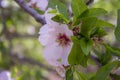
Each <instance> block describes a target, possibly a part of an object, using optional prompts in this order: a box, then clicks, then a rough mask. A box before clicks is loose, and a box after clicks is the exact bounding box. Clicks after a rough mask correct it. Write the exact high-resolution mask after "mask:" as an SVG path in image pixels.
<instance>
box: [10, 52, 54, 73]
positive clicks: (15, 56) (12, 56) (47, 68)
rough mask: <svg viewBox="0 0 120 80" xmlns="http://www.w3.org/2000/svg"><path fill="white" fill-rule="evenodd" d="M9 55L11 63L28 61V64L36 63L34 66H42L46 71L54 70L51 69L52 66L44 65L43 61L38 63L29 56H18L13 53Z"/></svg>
mask: <svg viewBox="0 0 120 80" xmlns="http://www.w3.org/2000/svg"><path fill="white" fill-rule="evenodd" d="M10 56H11V59H12V62H13V63H18V64H25V63H28V64H32V65H36V66H39V67H40V68H44V69H46V70H48V71H53V72H55V70H53V69H52V68H49V67H48V66H46V65H45V64H43V63H40V62H38V61H36V60H33V59H31V58H28V57H22V58H21V57H19V56H18V55H15V54H10Z"/></svg>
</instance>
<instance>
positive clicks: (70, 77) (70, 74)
mask: <svg viewBox="0 0 120 80" xmlns="http://www.w3.org/2000/svg"><path fill="white" fill-rule="evenodd" d="M66 80H74V79H73V72H72V69H71V68H69V69H67V71H66Z"/></svg>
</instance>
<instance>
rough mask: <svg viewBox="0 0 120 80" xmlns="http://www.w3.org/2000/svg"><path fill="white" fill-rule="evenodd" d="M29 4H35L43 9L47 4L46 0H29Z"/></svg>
mask: <svg viewBox="0 0 120 80" xmlns="http://www.w3.org/2000/svg"><path fill="white" fill-rule="evenodd" d="M29 5H30V6H33V5H35V6H36V7H37V8H39V9H40V10H42V11H45V9H46V8H47V5H48V0H30V2H29Z"/></svg>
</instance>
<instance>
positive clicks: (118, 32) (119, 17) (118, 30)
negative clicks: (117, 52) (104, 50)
mask: <svg viewBox="0 0 120 80" xmlns="http://www.w3.org/2000/svg"><path fill="white" fill-rule="evenodd" d="M115 36H116V39H117V40H118V41H120V9H119V10H118V14H117V27H116V29H115Z"/></svg>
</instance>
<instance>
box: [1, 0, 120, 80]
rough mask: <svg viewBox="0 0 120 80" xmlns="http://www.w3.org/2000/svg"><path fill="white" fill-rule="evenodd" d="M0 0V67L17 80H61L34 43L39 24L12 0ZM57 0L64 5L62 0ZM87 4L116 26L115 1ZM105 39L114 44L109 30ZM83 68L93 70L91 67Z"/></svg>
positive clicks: (107, 0)
mask: <svg viewBox="0 0 120 80" xmlns="http://www.w3.org/2000/svg"><path fill="white" fill-rule="evenodd" d="M0 1H1V2H0V3H1V7H0V70H1V71H2V70H9V71H10V72H11V74H12V77H14V78H16V79H17V80H62V79H61V78H60V76H59V75H58V74H57V73H56V71H55V69H54V67H51V66H50V65H49V64H47V62H46V61H45V60H44V59H43V58H42V51H43V46H41V44H40V43H39V42H38V36H39V35H38V32H39V29H40V27H41V24H40V23H38V22H36V21H35V20H34V19H33V18H32V17H31V16H30V15H29V14H28V13H26V12H25V11H24V10H23V9H21V8H20V7H19V6H18V5H17V4H16V3H15V1H14V0H0ZM27 1H28V0H27ZM60 1H62V2H63V3H64V4H66V1H65V0H60ZM89 6H90V7H96V8H98V7H99V8H103V9H105V10H107V11H108V14H106V15H105V16H103V17H102V18H103V19H104V20H107V21H109V22H111V23H113V24H115V25H116V19H117V17H116V15H117V9H120V1H119V0H95V1H94V2H93V3H92V4H90V5H89ZM107 40H108V41H109V42H110V43H111V44H117V42H116V40H115V38H114V34H113V30H111V31H110V32H109V35H108V36H107ZM87 70H88V71H89V72H91V71H94V70H93V67H91V68H90V69H87Z"/></svg>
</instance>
